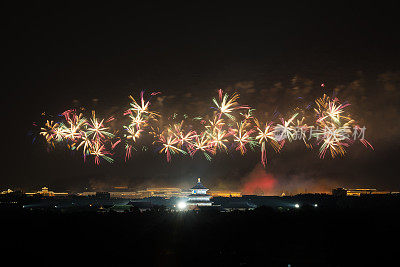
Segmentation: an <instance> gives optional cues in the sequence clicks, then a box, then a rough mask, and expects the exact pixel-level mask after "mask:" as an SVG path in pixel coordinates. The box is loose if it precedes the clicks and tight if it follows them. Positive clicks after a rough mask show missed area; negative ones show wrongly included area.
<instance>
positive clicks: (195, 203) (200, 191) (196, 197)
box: [186, 178, 212, 209]
mask: <svg viewBox="0 0 400 267" xmlns="http://www.w3.org/2000/svg"><path fill="white" fill-rule="evenodd" d="M191 190H192V193H191V194H190V195H189V196H188V201H187V202H186V205H187V207H188V208H189V209H193V208H196V207H199V206H211V205H212V202H211V201H210V198H211V197H212V196H210V195H208V194H207V190H208V188H207V187H205V186H204V185H203V184H202V183H201V181H200V178H199V179H198V180H197V184H196V185H195V186H194V187H192V188H191Z"/></svg>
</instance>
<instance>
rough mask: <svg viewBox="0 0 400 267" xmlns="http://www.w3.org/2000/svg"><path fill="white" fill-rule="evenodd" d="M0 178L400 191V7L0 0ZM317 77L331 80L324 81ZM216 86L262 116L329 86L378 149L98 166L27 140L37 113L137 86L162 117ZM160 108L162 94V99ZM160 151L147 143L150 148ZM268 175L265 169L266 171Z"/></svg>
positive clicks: (103, 102)
mask: <svg viewBox="0 0 400 267" xmlns="http://www.w3.org/2000/svg"><path fill="white" fill-rule="evenodd" d="M3 19H4V23H3V24H4V25H5V31H3V32H2V35H3V38H2V40H3V41H2V42H3V44H5V48H3V53H4V54H5V60H4V61H3V63H4V65H5V67H6V73H5V74H6V75H5V81H6V82H5V83H3V88H4V89H3V90H2V91H3V92H2V94H3V97H2V98H1V99H2V106H3V117H2V118H3V120H5V121H4V122H3V127H2V135H3V138H2V140H3V142H2V152H3V153H2V154H3V157H5V159H3V161H2V163H3V164H2V165H3V168H2V169H3V172H2V173H3V174H2V176H1V180H0V186H1V188H0V189H6V188H18V187H19V188H22V189H25V190H28V191H29V190H33V189H38V188H40V187H42V186H45V185H46V186H49V187H50V188H52V189H55V190H66V189H70V190H82V189H83V188H84V187H87V186H95V187H96V188H106V187H107V186H121V185H127V186H131V187H145V186H182V187H187V186H191V185H192V184H193V183H194V182H195V179H196V178H197V177H202V178H203V181H204V183H205V184H206V185H208V186H209V187H210V188H213V187H214V188H221V189H224V188H225V189H234V190H240V189H242V188H243V186H245V184H246V183H248V182H249V181H257V179H259V178H260V177H261V178H263V177H264V178H265V177H267V178H268V177H272V178H268V179H272V180H274V184H275V185H276V186H275V187H274V188H271V191H269V192H264V193H271V194H275V193H279V192H282V191H284V190H285V191H290V192H303V191H306V190H307V191H308V192H312V191H324V190H325V191H326V190H329V189H330V188H332V187H334V186H341V187H376V188H378V189H381V190H400V186H399V182H398V181H399V176H398V164H397V162H398V159H399V154H398V153H399V151H400V149H399V148H400V142H399V137H400V136H399V135H400V127H399V118H400V117H399V116H400V114H399V113H400V110H399V107H400V92H399V90H400V66H399V61H400V53H399V49H400V38H399V36H400V35H399V33H398V28H397V24H398V14H397V9H396V8H395V6H394V2H393V4H388V3H386V4H383V3H380V2H379V4H378V3H376V4H375V5H370V4H366V3H362V2H361V3H358V4H350V3H346V4H337V3H336V2H334V1H332V2H331V4H326V3H324V4H323V5H322V4H320V3H314V4H311V3H307V4H303V3H298V4H295V5H293V3H291V2H284V3H282V4H280V5H279V6H272V5H264V6H256V5H250V4H249V5H245V6H244V5H243V4H232V3H226V4H221V5H216V4H215V3H213V2H199V3H197V4H189V3H188V4H185V5H172V4H169V3H168V4H167V3H164V4H146V3H141V4H138V5H136V6H123V5H101V4H99V3H95V4H91V5H86V6H85V5H82V4H79V5H74V4H72V3H63V4H61V3H57V4H56V5H55V3H52V4H45V3H44V2H43V3H42V2H40V1H38V2H37V3H29V4H28V5H24V6H4V8H3ZM321 83H324V84H325V87H321V86H320V85H321ZM219 88H222V89H225V90H227V91H228V92H233V91H238V92H239V93H240V94H241V98H240V102H241V103H243V104H248V105H251V106H253V107H255V108H256V109H257V111H259V112H261V111H262V112H263V113H264V114H267V115H268V114H271V113H273V112H274V110H275V109H277V110H279V112H280V113H281V114H287V112H289V111H290V108H291V107H292V106H293V105H294V102H293V101H294V99H296V97H298V96H302V97H304V99H310V100H312V99H315V98H316V97H321V96H322V95H323V94H324V93H327V94H329V95H332V93H333V92H334V91H335V94H336V95H337V96H338V97H339V98H341V99H343V100H345V101H349V102H350V103H351V104H352V105H351V106H350V109H349V110H350V111H351V112H352V114H353V115H354V117H356V118H357V119H358V120H359V121H360V122H361V124H362V125H365V126H366V127H367V131H366V138H367V139H368V140H369V141H370V142H371V143H372V144H373V146H374V148H375V151H372V150H368V149H366V148H365V147H363V146H362V145H361V144H357V145H354V146H352V147H350V148H349V149H348V153H347V155H345V156H344V157H342V158H335V159H331V158H330V157H326V158H325V159H323V160H321V159H319V158H318V151H316V150H314V151H311V150H307V149H306V148H304V146H302V145H301V144H291V145H288V146H285V148H284V149H283V151H282V152H281V153H280V154H275V153H270V154H269V155H268V157H269V163H268V165H267V168H266V169H265V170H264V169H263V168H262V167H261V166H260V164H259V153H257V152H250V153H248V154H247V155H246V156H244V157H242V156H241V155H240V153H230V154H229V155H224V154H222V155H218V156H216V157H215V159H214V160H213V161H212V162H208V161H206V160H204V159H201V158H195V159H190V158H189V157H179V156H178V157H175V158H173V160H172V162H171V163H167V162H166V161H165V157H164V156H163V155H159V154H157V153H156V152H154V151H147V152H144V153H139V154H138V155H137V156H135V157H134V158H133V159H132V160H130V161H129V162H127V163H125V162H124V160H123V155H116V158H117V160H116V162H115V163H114V164H109V163H107V162H102V163H101V165H100V166H95V165H94V164H93V163H92V162H87V163H83V160H82V157H81V155H80V154H79V155H78V154H73V153H70V152H68V151H67V150H63V149H58V150H55V151H52V152H50V153H48V152H47V150H46V144H45V142H44V141H43V139H42V138H36V140H35V142H33V143H32V135H29V134H28V133H29V132H30V131H32V130H34V128H33V126H32V123H33V122H39V121H40V120H41V114H42V113H43V112H45V113H46V114H53V115H55V116H57V115H58V114H60V113H62V112H63V111H64V110H67V109H70V108H77V107H78V108H79V107H85V108H86V110H91V109H96V112H98V113H99V114H103V115H105V114H109V115H115V116H118V114H121V112H123V111H124V110H125V109H126V108H127V107H128V105H129V99H128V96H129V95H130V94H132V95H134V96H136V97H137V96H138V95H139V93H140V91H141V90H143V89H145V90H146V91H147V92H153V91H161V92H162V96H163V97H165V98H163V100H162V103H161V104H160V103H158V104H159V106H158V108H160V109H161V110H162V111H163V114H172V113H174V112H178V113H188V114H196V113H199V112H200V113H201V112H208V111H207V110H209V107H210V106H211V104H212V103H211V99H212V97H215V96H216V94H217V92H216V91H217V90H218V89H219ZM154 107H157V104H156V103H155V104H154ZM152 149H154V148H150V149H149V150H152ZM267 178H265V179H267Z"/></svg>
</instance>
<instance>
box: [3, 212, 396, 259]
mask: <svg viewBox="0 0 400 267" xmlns="http://www.w3.org/2000/svg"><path fill="white" fill-rule="evenodd" d="M398 213H399V212H398V211H394V210H388V209H387V210H381V211H377V210H374V211H368V210H365V209H364V210H360V209H357V210H355V209H341V210H324V209H309V210H304V209H303V210H302V209H300V210H291V211H284V212H282V211H277V210H272V209H270V208H266V207H260V208H257V209H256V210H254V211H244V212H231V213H221V212H210V211H208V212H205V211H203V212H201V211H199V212H165V211H164V212H163V211H148V212H145V213H132V212H131V213H104V214H99V213H95V212H80V213H79V212H77V213H58V212H53V211H39V210H37V211H25V210H19V211H2V215H3V216H2V218H3V219H2V227H1V229H2V241H1V254H2V255H4V256H3V257H2V258H3V259H5V258H7V257H10V258H12V259H13V260H14V261H15V262H18V263H21V264H22V263H34V262H37V263H39V264H40V263H42V264H45V265H52V266H54V265H55V266H57V265H59V264H61V263H70V264H72V265H73V266H82V265H86V266H95V265H100V266H103V265H108V266H118V265H129V266H349V265H353V266H362V265H364V263H372V262H373V261H379V262H380V264H379V265H385V264H384V262H388V261H391V262H393V261H394V262H396V261H397V259H399V255H398V253H399V252H398V245H396V244H395V243H397V242H396V240H398V239H397V238H398V227H399V223H398V221H397V220H396V219H395V218H396V217H397V215H399V214H398ZM393 241H394V242H395V243H393ZM15 252H17V253H16V254H15ZM11 253H13V254H11ZM11 255H17V257H15V256H11ZM397 262H398V261H397ZM289 264H290V265H289Z"/></svg>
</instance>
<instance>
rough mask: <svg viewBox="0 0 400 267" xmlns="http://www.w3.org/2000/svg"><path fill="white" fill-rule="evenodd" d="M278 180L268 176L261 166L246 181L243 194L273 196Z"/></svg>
mask: <svg viewBox="0 0 400 267" xmlns="http://www.w3.org/2000/svg"><path fill="white" fill-rule="evenodd" d="M276 184H277V180H276V179H275V178H274V177H273V175H272V174H268V173H266V172H265V170H264V169H263V168H262V167H261V166H257V167H256V168H255V169H254V170H253V171H252V172H251V173H250V174H249V175H248V176H247V177H246V179H245V182H244V184H243V186H242V192H243V194H256V195H268V194H272V193H273V191H274V187H275V185H276Z"/></svg>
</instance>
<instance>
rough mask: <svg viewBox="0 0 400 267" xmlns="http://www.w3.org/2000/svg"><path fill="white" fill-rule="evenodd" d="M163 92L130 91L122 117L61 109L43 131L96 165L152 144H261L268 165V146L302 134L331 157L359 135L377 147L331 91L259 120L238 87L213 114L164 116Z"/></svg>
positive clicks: (180, 147) (188, 148)
mask: <svg viewBox="0 0 400 267" xmlns="http://www.w3.org/2000/svg"><path fill="white" fill-rule="evenodd" d="M158 94H161V92H154V93H150V98H149V100H145V93H144V92H143V91H142V92H141V93H140V100H139V101H136V100H135V98H134V97H132V96H130V99H131V103H130V108H129V109H127V110H126V111H125V112H124V113H123V115H122V114H121V116H120V117H121V118H120V119H115V118H114V117H113V116H111V117H109V118H108V119H105V118H99V117H97V116H96V113H95V111H92V114H91V117H90V118H89V119H88V118H86V117H85V116H84V115H83V114H82V113H80V112H77V111H76V110H74V109H71V110H67V111H65V112H63V113H61V114H60V115H59V117H60V118H61V119H60V121H55V120H47V121H46V122H45V123H44V125H43V127H41V128H40V133H39V134H40V135H41V136H43V137H44V139H45V141H46V143H47V144H48V149H49V150H50V149H56V148H57V147H58V146H64V147H67V148H68V149H70V150H73V151H80V153H82V156H83V160H84V161H86V160H87V158H92V160H93V161H94V163H95V164H97V165H98V164H100V162H101V161H102V160H105V161H107V162H110V163H112V162H113V161H114V160H113V157H112V156H113V155H114V154H115V153H117V151H118V150H119V151H122V150H123V151H124V153H125V161H128V160H131V159H132V157H133V154H134V153H139V152H140V151H143V150H147V147H148V146H152V147H154V150H155V151H157V152H158V153H159V154H163V155H165V157H166V160H167V161H168V162H170V161H171V160H172V158H173V157H174V156H175V155H178V154H180V155H187V156H190V157H194V156H195V155H196V154H202V155H203V156H204V157H205V158H206V159H207V160H212V157H213V156H215V155H216V154H217V153H231V152H234V151H238V152H239V153H240V154H241V155H242V156H243V155H245V154H246V153H248V151H249V149H250V150H251V151H256V150H259V151H260V152H259V153H260V154H261V163H262V164H263V165H264V166H266V165H267V150H269V149H268V147H271V148H272V149H273V151H274V152H275V153H278V152H279V151H281V149H282V148H283V147H284V146H285V145H288V144H289V143H291V142H293V141H297V140H302V141H303V142H304V144H305V145H306V146H307V147H308V148H313V147H318V148H319V157H320V158H324V157H325V156H326V153H327V152H329V153H330V155H331V157H332V158H334V157H336V156H343V155H344V154H345V153H346V148H348V147H349V146H350V145H352V144H354V143H355V142H356V141H357V140H358V141H360V142H361V143H362V144H363V145H364V146H366V147H370V148H372V149H373V147H372V146H371V144H370V143H369V142H368V141H367V140H366V139H364V135H365V127H362V128H361V127H360V126H359V125H358V124H357V123H356V121H355V120H353V119H352V118H351V116H350V114H347V112H346V108H347V107H348V106H349V105H350V104H349V103H341V102H340V101H339V99H338V98H333V99H332V98H330V97H329V96H327V95H323V97H321V98H318V99H317V100H315V104H314V109H313V114H312V115H311V114H310V116H309V117H307V116H300V113H303V112H302V109H301V107H299V108H297V109H296V112H293V113H292V114H289V116H288V117H287V118H288V119H285V118H283V117H280V118H279V119H278V122H274V121H268V122H260V121H259V120H258V119H257V118H256V116H254V111H255V109H252V108H251V107H250V106H247V105H241V104H239V102H238V100H239V94H238V93H233V94H232V95H229V94H227V93H224V92H223V91H222V90H221V89H220V90H219V91H218V98H214V99H213V100H212V103H213V106H211V107H210V112H209V114H202V115H201V116H199V115H198V114H196V115H195V116H193V117H191V116H188V115H187V114H184V116H183V117H184V119H183V120H181V121H180V122H176V120H177V117H178V114H176V113H174V114H173V115H172V116H166V117H163V116H162V115H161V114H160V113H159V112H157V111H155V110H152V109H151V108H152V105H151V102H150V100H151V97H152V96H155V95H158ZM309 106H310V105H308V107H309ZM117 117H118V114H117ZM300 118H301V119H300ZM116 120H121V121H120V123H118V125H122V127H116V126H112V125H111V122H113V121H114V122H115V121H116ZM306 123H308V124H306ZM119 128H121V129H119ZM142 139H143V140H142ZM139 143H140V144H139Z"/></svg>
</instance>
